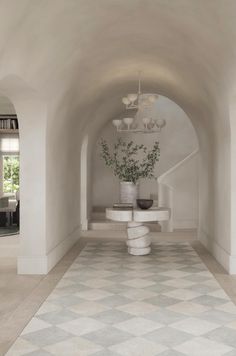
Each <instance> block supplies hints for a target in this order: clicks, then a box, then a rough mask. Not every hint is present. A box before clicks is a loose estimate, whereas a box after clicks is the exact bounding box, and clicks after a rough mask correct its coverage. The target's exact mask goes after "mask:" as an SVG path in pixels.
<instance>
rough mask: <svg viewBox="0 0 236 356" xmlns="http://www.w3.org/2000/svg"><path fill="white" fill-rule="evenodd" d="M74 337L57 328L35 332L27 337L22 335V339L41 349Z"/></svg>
mask: <svg viewBox="0 0 236 356" xmlns="http://www.w3.org/2000/svg"><path fill="white" fill-rule="evenodd" d="M70 337H72V335H71V334H69V333H67V332H65V331H63V330H61V329H58V328H57V327H54V326H53V327H51V328H47V329H43V330H39V331H35V332H32V333H29V334H26V335H22V338H23V339H25V340H28V341H30V342H31V343H32V344H34V345H37V346H39V347H43V346H46V345H51V344H55V343H58V342H60V341H64V340H66V339H68V338H70Z"/></svg>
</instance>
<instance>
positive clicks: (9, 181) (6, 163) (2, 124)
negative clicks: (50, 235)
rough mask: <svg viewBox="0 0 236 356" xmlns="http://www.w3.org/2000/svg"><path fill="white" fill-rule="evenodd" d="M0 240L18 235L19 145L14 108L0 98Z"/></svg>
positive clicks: (6, 100) (3, 98)
mask: <svg viewBox="0 0 236 356" xmlns="http://www.w3.org/2000/svg"><path fill="white" fill-rule="evenodd" d="M0 182H1V183H0V236H1V237H6V236H12V235H18V234H19V228H20V144H19V123H18V119H17V114H16V111H15V108H14V105H13V104H12V103H11V101H10V100H9V99H8V98H7V97H4V96H1V97H0Z"/></svg>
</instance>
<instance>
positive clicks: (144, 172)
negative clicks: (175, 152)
mask: <svg viewBox="0 0 236 356" xmlns="http://www.w3.org/2000/svg"><path fill="white" fill-rule="evenodd" d="M100 144H101V157H102V158H103V159H104V161H105V165H106V166H107V167H109V168H111V169H112V170H113V173H114V175H115V176H117V177H118V178H119V179H120V181H123V182H133V183H134V184H136V183H137V181H138V180H139V179H140V178H148V179H153V178H154V179H157V177H155V175H154V168H155V165H156V163H157V162H158V161H159V158H160V148H159V142H158V141H155V142H154V145H153V147H152V149H148V148H147V147H146V146H145V145H143V144H140V145H138V144H136V143H134V141H129V142H126V141H124V140H122V139H121V138H119V139H118V140H117V142H116V143H114V144H113V147H112V150H111V149H110V147H109V145H108V143H107V141H106V140H104V139H101V142H100ZM138 156H139V158H138ZM140 157H141V158H140Z"/></svg>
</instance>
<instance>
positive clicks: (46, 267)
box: [17, 227, 80, 274]
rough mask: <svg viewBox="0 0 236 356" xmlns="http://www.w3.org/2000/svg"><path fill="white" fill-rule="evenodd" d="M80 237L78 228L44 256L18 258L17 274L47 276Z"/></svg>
mask: <svg viewBox="0 0 236 356" xmlns="http://www.w3.org/2000/svg"><path fill="white" fill-rule="evenodd" d="M79 237H80V227H76V229H75V230H74V231H73V232H72V233H71V234H70V235H69V236H67V237H66V238H65V239H64V240H63V241H61V242H60V243H59V244H58V245H57V246H56V247H54V248H53V249H52V250H51V251H50V252H49V253H48V254H47V255H46V256H18V259H17V273H18V274H47V273H48V272H50V270H51V269H52V268H53V267H54V266H55V265H56V264H57V263H58V262H59V261H60V260H61V258H62V257H63V256H64V255H65V254H66V253H67V252H68V251H69V250H70V249H71V247H72V246H73V245H74V244H75V243H76V242H77V241H78V239H79Z"/></svg>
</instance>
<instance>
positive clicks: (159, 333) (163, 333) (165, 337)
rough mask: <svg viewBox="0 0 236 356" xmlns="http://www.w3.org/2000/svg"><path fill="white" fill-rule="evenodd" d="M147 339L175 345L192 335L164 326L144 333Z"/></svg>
mask: <svg viewBox="0 0 236 356" xmlns="http://www.w3.org/2000/svg"><path fill="white" fill-rule="evenodd" d="M143 337H145V338H146V339H148V340H151V341H154V342H157V343H158V344H162V345H165V346H168V347H174V346H177V345H179V344H181V343H183V342H185V341H187V340H190V339H192V338H193V335H191V334H188V333H186V332H183V331H179V330H176V329H174V328H171V327H164V328H161V329H158V330H155V331H153V332H150V333H148V334H146V335H144V336H143Z"/></svg>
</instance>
